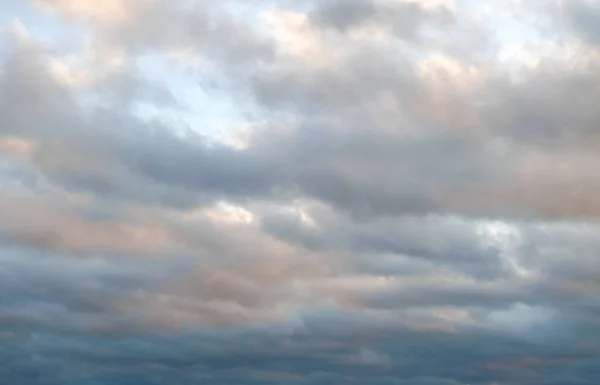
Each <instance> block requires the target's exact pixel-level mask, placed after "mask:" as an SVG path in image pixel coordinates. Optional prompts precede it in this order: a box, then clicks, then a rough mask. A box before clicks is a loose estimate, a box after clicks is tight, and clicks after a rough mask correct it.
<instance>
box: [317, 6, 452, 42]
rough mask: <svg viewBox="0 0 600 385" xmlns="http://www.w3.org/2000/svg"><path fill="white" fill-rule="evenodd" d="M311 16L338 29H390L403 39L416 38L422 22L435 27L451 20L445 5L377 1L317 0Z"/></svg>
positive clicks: (318, 23) (318, 21)
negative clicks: (320, 0)
mask: <svg viewBox="0 0 600 385" xmlns="http://www.w3.org/2000/svg"><path fill="white" fill-rule="evenodd" d="M311 17H312V19H313V20H314V22H315V24H316V25H319V26H324V27H328V26H330V27H333V28H335V29H337V30H339V31H341V32H347V31H349V30H352V29H356V28H360V27H362V26H364V25H367V26H376V27H387V28H390V29H391V30H392V31H393V32H394V33H395V34H396V35H397V36H400V37H401V38H403V39H409V40H412V39H419V36H418V33H419V27H420V26H421V25H423V24H424V25H427V24H434V25H436V24H437V26H439V25H443V24H444V23H450V22H451V21H452V15H451V13H450V12H449V10H447V9H445V8H437V7H436V8H434V9H433V10H427V9H424V8H423V7H422V6H421V4H419V3H418V2H417V3H410V2H386V1H378V0H351V1H339V0H328V1H324V2H317V3H316V7H315V9H314V10H313V11H312V13H311Z"/></svg>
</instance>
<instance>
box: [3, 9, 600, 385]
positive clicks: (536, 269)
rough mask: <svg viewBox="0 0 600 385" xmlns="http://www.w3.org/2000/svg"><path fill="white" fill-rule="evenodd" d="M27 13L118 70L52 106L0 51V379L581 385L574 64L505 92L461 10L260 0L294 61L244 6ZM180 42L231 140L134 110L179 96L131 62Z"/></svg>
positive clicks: (587, 312)
mask: <svg viewBox="0 0 600 385" xmlns="http://www.w3.org/2000/svg"><path fill="white" fill-rule="evenodd" d="M38 3H39V2H38ZM45 3H46V5H52V6H54V7H55V8H54V10H55V11H56V12H58V13H59V14H60V15H61V16H64V18H63V19H61V20H62V22H67V21H69V20H76V22H77V23H81V24H77V23H76V24H74V28H84V29H85V30H86V31H87V32H88V33H90V34H91V35H92V40H93V42H94V43H95V44H100V45H102V44H104V45H106V46H110V47H112V48H114V49H116V50H123V52H124V54H126V55H128V56H127V66H126V68H125V70H123V71H122V72H117V73H114V74H112V75H111V76H108V77H106V78H104V79H102V81H100V82H98V83H94V84H93V85H91V86H83V87H82V88H79V89H77V90H73V89H70V88H69V87H68V86H67V85H64V84H61V83H60V82H58V81H56V79H55V78H54V77H53V75H51V74H50V73H49V72H48V69H47V58H48V55H50V53H49V51H46V50H45V49H44V47H41V46H39V45H36V43H33V42H31V41H30V42H23V41H21V42H20V43H17V44H15V45H12V46H10V44H9V45H8V46H9V47H8V48H9V49H8V50H7V51H10V54H9V55H7V56H6V58H5V59H6V60H5V61H3V62H2V71H0V73H1V75H0V116H1V117H2V118H1V122H0V146H1V147H0V149H1V153H0V154H1V155H0V156H2V157H3V164H6V165H7V166H6V167H4V168H3V169H2V170H0V173H1V174H0V180H1V182H2V184H1V186H0V211H1V212H2V214H3V215H2V216H0V217H1V218H0V244H1V247H0V262H1V263H0V382H2V381H5V379H7V380H6V381H9V382H8V383H9V384H12V383H15V384H19V385H30V384H45V385H48V384H50V385H53V384H84V385H85V384H94V385H103V384H114V383H117V384H119V383H121V384H132V385H133V384H164V383H173V382H176V383H180V384H183V385H186V384H215V383H236V384H237V383H240V384H244V383H247V384H257V385H258V384H278V383H290V384H299V385H300V384H305V385H312V384H338V383H366V384H390V385H392V384H394V385H467V384H470V385H496V384H507V385H517V384H519V385H522V384H524V385H541V384H581V385H587V384H595V383H596V381H597V380H596V377H597V376H596V375H595V374H596V371H597V367H598V360H597V357H598V343H599V342H600V341H598V338H597V337H596V336H597V335H599V334H598V332H599V331H600V318H599V317H598V316H599V314H600V312H599V310H598V309H599V305H600V304H599V303H598V301H597V300H596V299H595V293H597V291H598V280H597V276H598V273H599V272H600V271H598V270H599V269H598V268H597V263H596V259H597V258H596V257H597V254H598V250H599V249H600V244H599V243H598V241H597V233H598V224H597V223H595V222H592V219H596V218H597V216H598V213H599V212H600V211H598V205H597V202H596V201H597V199H595V198H596V196H597V194H596V187H597V186H596V185H597V183H596V179H597V177H596V176H595V175H594V172H593V170H594V169H595V168H594V167H595V166H597V165H598V158H597V157H596V156H595V154H594V151H595V147H596V139H597V138H596V134H595V130H594V126H595V122H596V120H597V114H596V112H595V108H594V106H593V103H592V102H590V101H593V100H595V99H597V98H596V94H597V84H596V83H597V82H596V77H597V76H596V73H597V71H596V66H595V62H594V59H593V58H591V59H590V58H589V57H587V59H590V61H588V62H587V64H591V65H572V64H573V62H572V61H570V60H571V58H569V59H568V60H566V61H567V62H568V63H565V61H564V60H563V62H561V61H560V60H554V57H549V58H543V59H541V61H540V64H539V65H538V66H537V67H535V68H532V69H522V70H519V71H517V72H518V73H517V75H518V76H516V77H513V75H514V73H509V72H510V71H507V70H504V68H502V66H501V65H500V64H499V63H497V62H495V61H492V62H486V61H485V60H484V59H485V58H487V57H488V54H489V52H488V51H486V50H483V48H482V47H481V46H480V45H476V44H473V40H471V36H467V35H468V33H467V32H469V31H472V32H473V35H476V38H474V40H476V39H477V38H478V36H479V35H478V33H483V32H482V31H485V30H486V29H485V28H483V27H482V26H479V27H482V28H478V26H477V25H475V26H474V30H470V27H473V24H472V23H473V22H474V19H473V17H472V15H469V14H468V13H469V12H468V9H467V10H465V8H460V7H458V8H457V9H456V10H454V11H450V10H443V9H441V8H439V9H437V10H430V9H426V8H425V7H422V6H419V5H417V4H405V3H402V2H395V3H394V4H392V3H391V2H390V3H384V2H383V1H381V2H379V1H377V2H376V1H373V2H368V1H350V2H335V1H326V2H305V3H302V4H300V5H298V4H295V5H294V6H292V4H291V3H285V2H275V3H276V4H274V5H278V6H280V7H279V8H277V7H276V9H277V10H279V11H280V10H291V11H294V12H302V11H304V10H306V9H309V10H310V12H312V13H310V12H309V14H307V15H306V16H307V18H306V19H302V20H304V21H305V22H306V23H308V24H307V26H306V27H307V30H308V31H310V33H315V34H316V37H317V39H316V40H317V41H318V42H319V43H323V46H324V51H327V50H331V52H328V53H332V55H331V56H332V58H333V60H332V61H328V60H321V61H320V60H314V61H312V60H311V59H332V58H310V57H301V56H302V55H296V56H295V54H288V53H286V52H285V49H283V48H282V47H280V44H279V43H278V42H277V39H278V38H281V36H264V35H262V33H263V32H264V31H262V30H260V28H255V27H256V25H253V26H250V24H251V23H255V24H259V23H260V21H259V20H258V19H256V18H248V19H246V16H244V17H241V16H239V14H237V13H235V12H242V10H241V8H236V7H239V6H240V4H241V2H237V3H236V2H235V1H233V2H228V3H227V7H231V8H228V9H229V10H233V11H235V12H233V11H232V12H229V11H225V8H226V6H224V5H220V4H221V3H220V4H219V5H211V4H209V2H196V3H195V4H193V7H190V8H186V7H184V6H183V5H182V4H181V3H177V4H171V3H169V2H166V1H151V2H138V1H133V2H118V1H117V2H115V4H119V5H121V6H124V7H125V8H124V12H125V13H124V14H123V15H121V16H122V17H123V18H121V16H119V15H115V14H113V15H106V14H104V15H102V14H98V13H97V12H96V11H97V10H98V9H95V8H94V9H91V8H85V6H79V8H77V7H75V6H74V5H73V4H75V5H77V4H81V3H79V2H70V1H69V0H61V1H53V2H45ZM266 3H267V2H263V3H261V6H265V5H266ZM215 4H216V3H215ZM253 4H254V5H255V4H257V3H256V2H254V3H253ZM254 5H252V6H254ZM304 6H307V8H303V7H304ZM571 6H572V7H575V6H576V3H571ZM588 6H589V7H590V9H587V8H586V7H588ZM577 7H580V8H573V9H574V10H575V11H577V12H575V13H574V15H575V16H576V17H574V19H573V20H574V22H575V23H576V24H575V25H574V26H575V30H576V32H577V31H578V32H579V33H583V35H581V36H585V37H586V39H587V41H588V43H590V42H594V40H593V39H592V38H591V37H590V36H591V35H593V33H594V31H593V27H592V26H591V24H592V23H591V22H590V20H591V19H590V18H592V19H593V16H592V13H593V12H591V11H593V9H592V8H593V5H590V4H584V3H579V5H577ZM38 16H40V17H43V16H42V14H39V15H38ZM109 16H110V17H109ZM115 16H118V17H115ZM254 16H256V15H254ZM250 19H251V20H250ZM592 21H593V20H592ZM446 22H448V23H447V24H444V23H446ZM555 22H556V21H555ZM366 25H370V26H377V27H380V28H379V29H380V31H383V32H382V33H383V34H384V36H383V37H382V38H381V39H380V40H369V39H371V38H373V36H375V35H373V36H365V35H360V34H359V33H358V32H360V26H366ZM82 26H83V27H82ZM261 31H262V32H261ZM363 32H364V31H363ZM357 33H358V34H357ZM357 36H359V37H357ZM307 37H308V36H307ZM488 38H490V37H489V36H488ZM361 39H362V40H361ZM300 40H302V39H300ZM309 40H310V39H309ZM451 40H455V42H454V43H456V44H452V42H451ZM484 40H485V39H484ZM490 40H493V39H491V38H490ZM485 41H486V42H488V43H489V41H487V40H485ZM311 42H312V41H309V43H311ZM478 42H479V43H481V41H479V40H478ZM313 43H314V42H313ZM49 44H50V45H52V44H51V43H49ZM465 47H467V48H466V50H463V51H461V49H464V48H465ZM187 48H192V49H193V50H195V52H196V53H199V54H201V55H203V57H204V58H205V59H206V60H208V61H209V62H210V63H211V64H212V65H216V66H217V67H218V70H217V71H216V72H219V74H220V75H222V76H224V77H225V78H226V79H227V81H228V82H229V84H230V85H232V86H233V89H227V88H224V89H223V90H226V91H232V92H235V95H236V96H238V99H237V100H238V102H239V103H240V105H239V107H240V109H243V108H246V107H250V108H251V109H252V111H253V113H254V114H255V115H253V116H251V117H249V119H253V118H254V117H256V116H258V117H257V120H261V121H265V122H264V124H262V128H258V129H255V130H254V131H253V132H252V133H251V134H250V135H249V140H248V145H247V146H246V147H244V148H240V149H234V148H232V147H229V146H226V145H223V144H220V143H216V142H214V141H212V142H211V140H209V138H204V137H202V136H200V135H199V134H195V133H192V132H190V131H189V130H188V131H186V132H185V133H184V134H182V133H181V132H177V131H181V130H178V129H179V127H172V126H169V125H167V124H164V123H157V122H147V121H142V120H140V119H137V118H136V117H135V116H134V114H132V112H131V110H130V109H131V107H132V105H134V104H135V103H136V102H137V101H141V100H145V101H150V102H151V103H156V104H159V105H163V106H169V107H177V106H174V105H173V103H174V101H173V99H172V98H171V96H175V98H176V95H170V94H169V93H168V92H163V91H164V90H162V89H161V88H160V85H157V84H154V83H152V82H149V81H147V80H145V79H144V78H143V77H142V76H141V75H139V74H138V72H137V71H138V68H136V66H135V65H134V64H135V59H136V58H139V55H142V54H148V53H150V54H157V53H165V52H167V53H172V52H174V51H177V50H179V49H187ZM459 48H460V49H459ZM486 49H489V50H492V51H493V48H490V47H487V48H486ZM334 51H335V52H334ZM484 51H485V52H484ZM319 52H321V51H319ZM432 52H435V53H438V54H445V55H446V56H444V55H440V56H436V58H437V59H435V58H434V59H432V56H430V54H431V53H432ZM326 53H327V52H326ZM577 55H579V53H577ZM324 56H327V55H324ZM551 56H552V55H551ZM481 57H485V58H484V59H482V58H481ZM579 57H583V56H579ZM440 58H441V59H440ZM424 59H431V60H429V61H427V60H424ZM562 59H564V58H562ZM436 60H437V61H436ZM432 63H433V64H432ZM435 63H437V64H435ZM579 64H581V63H579ZM436 65H437V66H439V67H440V68H437V67H436ZM428 66H433V69H432V68H430V67H428ZM519 77H520V79H521V80H523V82H521V83H520V82H519V81H518V80H519ZM78 92H83V93H86V95H92V96H94V97H95V98H98V99H100V101H101V102H102V104H103V106H102V107H101V106H98V105H93V104H86V103H83V102H82V100H81V99H80V96H81V94H80V93H78ZM171 92H176V90H171ZM290 122H291V124H289V123H290ZM15 138H16V139H15ZM4 158H5V159H6V162H4ZM218 202H220V203H229V204H234V205H239V206H242V207H243V209H245V210H248V211H249V213H245V214H244V215H245V217H244V218H243V220H242V219H240V218H238V217H239V215H238V217H236V215H234V214H231V217H228V215H229V214H228V213H227V212H226V210H225V209H223V211H219V204H218ZM294 209H295V210H296V213H291V212H293V210H294ZM240 210H242V208H240ZM301 210H303V211H304V212H300V211H301ZM303 215H305V217H303ZM221 216H222V217H221ZM482 218H485V219H486V221H484V220H482ZM515 218H516V219H515ZM523 218H525V219H523ZM556 218H560V219H562V220H563V221H562V222H558V221H552V219H556ZM582 218H583V220H585V219H587V221H585V222H584V221H583V220H582ZM488 219H489V220H495V222H490V221H488ZM509 219H510V220H511V221H510V222H507V221H508V220H509ZM526 219H528V220H529V222H527V221H526ZM494 231H496V233H494ZM503 231H504V233H503ZM509 238H510V239H509ZM384 277H385V278H384Z"/></svg>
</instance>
